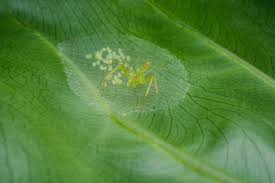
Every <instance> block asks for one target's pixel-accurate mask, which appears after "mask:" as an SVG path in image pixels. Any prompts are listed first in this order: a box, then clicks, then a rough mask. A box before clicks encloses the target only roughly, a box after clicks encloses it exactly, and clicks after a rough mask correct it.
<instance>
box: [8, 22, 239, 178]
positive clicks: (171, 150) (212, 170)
mask: <svg viewBox="0 0 275 183" xmlns="http://www.w3.org/2000/svg"><path fill="white" fill-rule="evenodd" d="M12 19H13V20H14V21H16V22H17V24H19V25H20V26H22V27H24V28H25V29H27V30H29V31H31V32H33V34H34V35H36V36H37V37H38V38H39V39H40V40H41V41H42V42H44V43H45V44H46V45H48V47H49V48H50V49H51V50H52V51H53V53H55V54H56V55H59V56H60V58H63V60H65V61H67V62H68V63H69V64H70V65H71V66H72V67H73V69H74V71H75V74H77V75H78V77H80V78H79V79H81V80H82V83H83V84H85V85H86V86H87V87H88V88H89V91H90V92H91V94H92V95H94V96H95V98H96V99H97V100H98V102H99V103H100V104H101V107H102V108H103V110H104V111H105V112H106V115H109V116H110V118H111V119H112V121H113V122H115V123H116V124H118V125H119V126H120V127H122V128H124V129H126V130H128V131H129V132H130V133H132V134H135V135H136V136H138V137H140V138H141V139H142V140H143V141H145V142H146V143H149V144H151V145H153V146H155V147H156V148H158V149H159V150H161V151H163V152H165V153H166V154H168V155H169V156H170V157H172V158H173V159H175V160H176V161H177V162H178V163H180V164H182V165H185V166H186V167H188V168H189V169H191V170H193V171H194V172H196V173H198V174H199V175H202V176H205V177H208V178H210V179H212V180H213V181H215V182H222V183H236V182H241V181H240V180H238V179H237V178H236V177H234V176H232V175H229V174H227V173H226V172H224V170H222V169H220V168H217V167H215V166H213V165H211V164H210V163H208V162H204V161H203V160H200V159H198V158H196V157H194V156H192V155H191V154H189V153H187V152H184V151H183V150H181V151H180V150H178V149H176V148H175V147H173V146H172V145H170V144H167V143H166V142H165V141H163V139H161V138H159V137H158V136H156V135H155V134H153V133H152V132H150V131H148V130H147V129H146V128H144V127H141V126H140V125H138V124H134V123H133V122H128V123H127V122H124V121H121V120H120V119H119V118H118V117H117V116H116V114H114V113H113V112H112V110H111V108H110V107H109V106H108V105H107V104H106V103H105V102H104V99H102V97H100V96H98V95H97V92H96V91H94V90H96V87H95V86H94V85H93V83H91V82H90V80H89V79H88V78H87V77H86V76H85V74H84V73H83V72H82V71H81V70H80V69H78V67H77V66H76V65H75V64H74V62H73V61H71V60H70V59H69V58H67V57H66V56H65V55H64V54H62V53H60V52H59V51H58V49H57V48H56V47H55V46H54V45H53V44H52V43H51V42H50V41H48V40H47V38H46V37H44V36H43V35H41V34H40V33H39V32H38V31H37V30H34V29H31V28H29V27H27V26H26V25H24V24H23V23H21V22H20V21H19V20H17V19H16V18H15V17H12Z"/></svg>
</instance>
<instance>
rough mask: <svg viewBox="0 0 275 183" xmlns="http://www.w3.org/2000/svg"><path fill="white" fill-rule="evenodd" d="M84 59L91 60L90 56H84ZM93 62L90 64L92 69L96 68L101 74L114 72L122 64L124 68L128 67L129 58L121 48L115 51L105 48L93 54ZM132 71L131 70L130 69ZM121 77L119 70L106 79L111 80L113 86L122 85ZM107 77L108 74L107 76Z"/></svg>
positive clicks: (105, 84) (121, 73)
mask: <svg viewBox="0 0 275 183" xmlns="http://www.w3.org/2000/svg"><path fill="white" fill-rule="evenodd" d="M85 58H86V59H93V56H92V54H87V55H85ZM94 59H95V61H94V62H93V63H92V66H93V67H98V68H99V69H100V70H102V71H103V72H109V73H112V72H114V69H116V67H117V66H118V65H119V64H123V65H124V67H125V68H128V67H129V64H128V63H127V62H129V61H130V60H131V58H130V56H128V55H125V54H124V53H123V51H122V49H121V48H118V50H117V51H113V50H112V49H111V48H109V47H106V48H102V49H100V50H98V51H96V52H95V54H94ZM130 70H132V68H130ZM122 75H123V72H122V71H121V70H118V71H117V72H114V73H112V74H110V75H109V77H107V78H106V79H107V80H112V81H111V83H112V84H113V85H119V84H122V83H123V81H122ZM107 76H108V74H107ZM103 85H104V86H105V87H106V86H107V83H106V82H105V83H103Z"/></svg>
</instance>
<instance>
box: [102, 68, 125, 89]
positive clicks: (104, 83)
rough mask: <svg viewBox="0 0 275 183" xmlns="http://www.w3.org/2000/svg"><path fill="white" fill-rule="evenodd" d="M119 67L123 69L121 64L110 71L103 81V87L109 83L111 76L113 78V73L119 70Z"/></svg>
mask: <svg viewBox="0 0 275 183" xmlns="http://www.w3.org/2000/svg"><path fill="white" fill-rule="evenodd" d="M119 69H121V66H120V65H118V66H116V67H115V68H114V69H113V70H112V71H111V72H109V73H108V74H107V75H106V76H105V77H104V79H103V80H102V81H101V87H102V88H103V89H104V88H105V87H106V85H107V81H108V80H109V78H111V77H112V76H113V74H114V73H115V72H116V71H118V70H119Z"/></svg>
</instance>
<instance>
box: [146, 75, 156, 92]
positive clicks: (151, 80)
mask: <svg viewBox="0 0 275 183" xmlns="http://www.w3.org/2000/svg"><path fill="white" fill-rule="evenodd" d="M153 79H154V77H153V76H151V78H150V82H149V84H148V87H147V90H146V93H145V96H146V97H147V96H148V94H149V91H150V88H151V85H152V82H153Z"/></svg>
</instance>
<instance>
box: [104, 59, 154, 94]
mask: <svg viewBox="0 0 275 183" xmlns="http://www.w3.org/2000/svg"><path fill="white" fill-rule="evenodd" d="M149 68H150V62H146V63H144V64H143V65H142V66H141V67H140V68H137V69H133V68H131V67H128V66H127V65H126V64H124V63H119V64H118V65H117V66H116V67H115V68H114V69H113V70H112V71H111V72H109V73H108V74H107V75H106V76H105V78H104V81H103V86H104V87H106V86H107V81H108V80H110V79H111V78H112V77H113V75H114V74H115V73H116V72H119V71H121V72H122V73H123V74H124V75H125V76H126V77H127V80H128V82H127V86H128V87H129V88H136V87H137V86H139V85H143V84H145V83H148V87H147V89H146V92H145V96H148V94H149V92H150V88H151V86H152V83H153V82H154V86H155V92H156V94H158V92H159V91H158V84H157V79H156V77H155V76H153V75H147V74H146V72H147V71H148V70H149ZM119 84H120V83H119Z"/></svg>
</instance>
